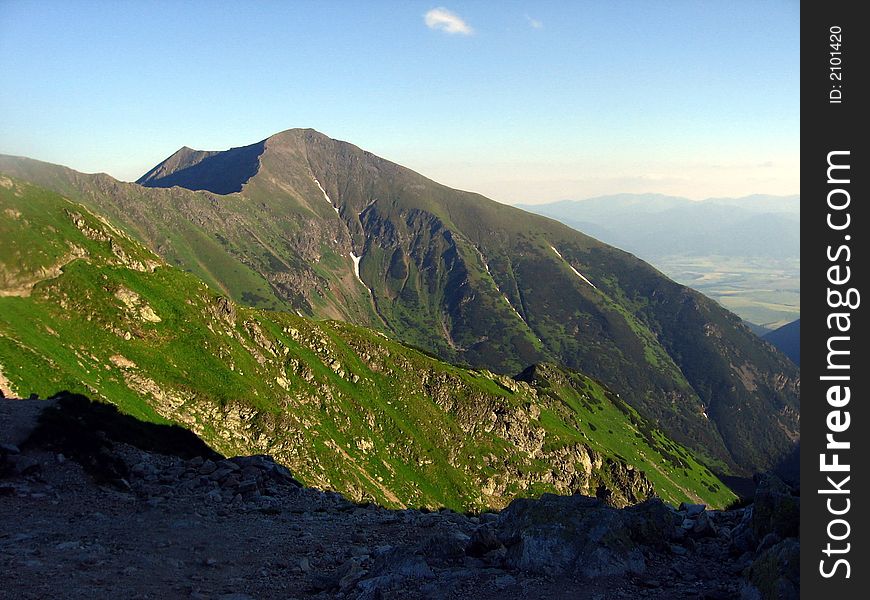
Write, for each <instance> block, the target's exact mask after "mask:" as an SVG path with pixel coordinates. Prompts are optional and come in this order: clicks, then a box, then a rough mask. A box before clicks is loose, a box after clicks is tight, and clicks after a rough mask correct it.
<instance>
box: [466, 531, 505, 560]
mask: <svg viewBox="0 0 870 600" xmlns="http://www.w3.org/2000/svg"><path fill="white" fill-rule="evenodd" d="M500 547H502V543H501V540H499V538H498V533H497V530H496V528H495V527H494V526H492V525H482V526H480V527H478V528H477V529H475V530H474V531H473V532H472V534H471V539H470V540H469V542H468V545H467V546H466V548H465V551H466V553H467V554H468V555H469V556H483V555H484V554H486V553H488V552H490V551H492V550H496V549H498V548H500Z"/></svg>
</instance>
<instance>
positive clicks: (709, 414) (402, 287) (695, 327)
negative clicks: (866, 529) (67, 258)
mask: <svg viewBox="0 0 870 600" xmlns="http://www.w3.org/2000/svg"><path fill="white" fill-rule="evenodd" d="M255 146H256V147H257V152H260V147H262V153H261V154H259V155H258V157H257V161H258V169H257V172H256V174H255V175H253V176H252V177H250V178H248V179H247V180H245V181H241V180H240V181H234V182H230V183H231V184H232V187H233V189H235V188H236V187H238V188H239V189H241V191H240V192H239V193H234V194H230V195H225V196H218V195H215V194H212V193H209V192H193V191H189V190H185V189H181V188H170V189H146V188H143V187H141V186H137V185H132V184H122V183H119V182H114V181H113V180H111V179H110V178H107V177H105V176H84V175H81V174H77V173H75V172H72V171H69V170H64V169H62V168H60V167H54V166H52V165H44V164H41V163H35V162H34V161H26V160H21V159H11V158H8V157H7V158H3V157H0V171H5V172H9V173H11V174H13V175H15V176H18V177H21V178H24V179H28V180H31V181H35V182H37V183H40V184H43V183H44V184H45V185H47V186H49V187H51V188H52V189H57V190H59V191H61V192H62V193H65V194H68V195H70V197H73V198H75V199H76V200H77V201H80V202H83V203H85V204H86V205H88V206H90V207H92V208H93V209H95V210H96V211H98V212H100V213H101V214H105V215H106V216H107V217H108V218H110V219H112V221H113V222H115V223H118V224H119V225H121V226H123V227H125V228H126V229H127V231H128V232H130V233H131V234H133V235H135V236H136V237H137V238H138V239H140V240H141V241H143V242H144V243H146V244H147V245H148V246H149V247H150V248H151V249H152V250H154V251H156V252H157V253H159V254H160V255H161V256H163V257H164V258H166V259H167V260H168V261H169V262H171V263H173V264H177V265H178V266H180V267H182V268H184V269H187V270H191V271H192V272H194V273H195V274H196V275H198V276H199V277H200V278H201V279H203V280H204V281H206V282H207V283H208V284H209V285H210V286H211V287H212V288H213V289H215V290H219V291H222V292H223V293H225V294H227V295H229V296H230V297H231V298H233V299H234V300H236V301H238V302H242V303H244V304H247V305H249V306H256V307H259V308H269V309H277V310H290V311H293V312H295V311H299V312H301V313H302V314H304V315H309V316H315V317H318V318H329V319H341V320H345V321H349V322H353V323H356V324H361V325H366V326H369V327H373V328H376V329H379V330H381V331H384V332H386V333H388V334H389V335H390V336H391V337H393V338H395V339H398V340H400V341H403V342H405V343H407V344H410V345H413V346H415V347H419V348H422V349H424V350H426V351H429V352H433V353H436V354H437V355H438V356H439V357H441V358H442V359H445V360H447V361H449V362H452V363H464V364H468V365H470V366H472V367H477V368H487V369H491V370H493V371H495V372H498V373H504V374H511V373H516V372H518V371H520V370H522V369H524V368H525V367H527V366H528V365H530V364H533V363H537V362H542V361H551V362H556V363H561V364H565V365H567V366H568V367H570V368H573V369H577V370H579V371H582V372H584V373H589V374H590V375H592V376H594V377H596V378H597V379H600V380H601V381H603V382H605V383H606V384H607V385H608V386H609V387H610V388H611V389H613V390H615V391H616V392H618V393H620V394H621V395H622V396H624V397H625V398H626V399H627V400H628V401H629V402H630V403H631V405H632V406H634V407H635V408H637V409H638V410H639V411H640V412H641V413H642V414H643V415H644V416H645V417H646V418H648V419H650V420H652V421H653V422H655V423H656V424H657V425H659V426H660V427H661V428H662V429H664V430H665V431H666V432H668V434H669V435H670V436H671V437H673V438H675V439H677V440H678V441H680V442H681V443H684V444H686V445H689V446H691V447H692V448H693V449H694V450H695V451H696V452H699V453H702V454H703V455H704V456H705V459H706V460H707V461H708V462H710V463H711V464H715V465H716V467H717V468H719V469H721V470H723V471H734V472H737V473H747V472H751V471H754V470H763V469H767V468H770V467H772V466H774V465H775V464H777V463H778V462H779V460H780V459H781V458H782V457H783V456H785V455H787V454H788V453H789V451H790V450H791V449H792V448H793V445H794V443H795V440H796V439H797V435H798V431H799V417H798V413H799V404H800V402H799V372H798V370H797V369H796V368H795V367H794V365H792V364H791V363H790V362H789V361H788V360H786V359H785V358H784V357H782V356H781V355H779V354H778V353H777V352H775V351H773V350H772V349H771V348H770V347H769V346H768V345H766V344H763V343H762V342H760V341H759V340H758V339H757V338H755V336H752V335H751V334H750V333H749V332H748V330H746V329H745V327H743V325H742V324H741V323H740V321H739V319H737V318H736V317H734V315H731V314H730V313H728V312H727V311H725V310H724V309H722V308H721V307H720V306H718V305H716V304H715V303H714V302H712V301H710V300H708V299H706V298H704V297H703V296H701V295H700V294H697V293H695V292H692V291H691V290H689V289H688V288H685V287H683V286H681V285H678V284H676V283H674V282H672V281H670V280H669V279H667V278H666V277H664V276H663V275H662V274H661V273H659V272H658V271H656V270H655V269H653V268H652V267H650V266H649V265H647V264H646V263H644V262H642V261H640V260H638V259H637V258H635V257H634V256H632V255H630V254H628V253H625V252H622V251H620V250H617V249H615V248H612V247H610V246H607V245H605V244H603V243H601V242H598V241H596V240H594V239H592V238H590V237H588V236H585V235H583V234H582V233H579V232H577V231H574V230H572V229H570V228H569V227H567V226H565V225H562V224H560V223H557V222H555V221H552V220H550V219H547V218H544V217H540V216H537V215H531V214H529V213H525V212H524V211H521V210H518V209H514V208H511V207H508V206H504V205H501V204H498V203H496V202H493V201H491V200H488V199H486V198H484V197H482V196H479V195H477V194H472V193H468V192H461V191H457V190H453V189H450V188H448V187H446V186H442V185H439V184H437V183H436V182H433V181H431V180H429V179H426V178H425V177H423V176H421V175H419V174H417V173H414V172H412V171H410V170H408V169H405V168H403V167H401V166H399V165H396V164H394V163H391V162H389V161H386V160H383V159H380V158H378V157H376V156H374V155H372V154H370V153H368V152H365V151H363V150H361V149H359V148H357V147H355V146H353V145H351V144H347V143H345V142H339V141H336V140H331V139H329V138H327V137H326V136H323V135H322V134H319V133H317V132H315V131H313V130H290V131H287V132H283V133H281V134H278V135H275V136H272V137H271V138H269V139H267V140H265V141H264V142H263V143H262V144H256V145H255ZM209 156H210V157H212V158H213V159H214V160H215V161H218V160H223V159H225V158H227V157H229V154H227V155H223V158H220V156H221V155H209ZM185 164H186V163H185V162H184V161H180V162H179V169H181V170H184V169H183V166H184V165H185ZM221 164H223V163H221ZM174 168H175V167H173V165H172V164H170V163H166V164H165V165H161V166H160V167H159V168H158V169H157V171H156V172H160V173H162V174H163V175H162V176H163V177H169V178H171V176H172V174H173V173H174V172H175V171H173V169H174ZM179 172H180V171H179ZM204 172H205V171H203V173H204ZM242 172H244V173H247V171H246V170H245V169H240V170H239V173H242ZM203 173H200V172H197V173H193V172H190V173H189V174H190V175H191V176H192V175H196V186H199V185H201V183H202V182H201V181H200V179H202V178H203V177H204V176H203ZM245 177H247V175H245ZM158 183H159V182H158ZM221 183H222V185H223V184H224V183H227V182H221ZM191 185H193V184H191ZM228 185H229V184H228ZM321 188H322V189H321ZM351 254H354V255H356V256H361V257H362V259H361V262H360V277H361V279H362V282H364V283H362V282H361V281H359V280H358V279H357V278H356V276H355V275H354V272H353V263H352V260H351V258H350V256H351Z"/></svg>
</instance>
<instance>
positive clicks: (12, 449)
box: [0, 443, 21, 454]
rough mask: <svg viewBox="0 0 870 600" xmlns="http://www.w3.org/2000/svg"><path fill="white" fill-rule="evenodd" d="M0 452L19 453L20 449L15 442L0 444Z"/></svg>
mask: <svg viewBox="0 0 870 600" xmlns="http://www.w3.org/2000/svg"><path fill="white" fill-rule="evenodd" d="M0 454H21V449H20V448H19V447H18V446H16V445H15V444H6V443H3V444H0Z"/></svg>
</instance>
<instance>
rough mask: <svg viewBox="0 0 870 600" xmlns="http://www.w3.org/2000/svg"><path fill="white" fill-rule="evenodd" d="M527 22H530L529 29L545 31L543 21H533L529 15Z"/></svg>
mask: <svg viewBox="0 0 870 600" xmlns="http://www.w3.org/2000/svg"><path fill="white" fill-rule="evenodd" d="M526 21H528V22H529V27H531V28H532V29H543V28H544V22H543V21H541V20H539V19H533V18H532V17H530V16H529V15H526Z"/></svg>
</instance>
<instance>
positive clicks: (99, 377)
mask: <svg viewBox="0 0 870 600" xmlns="http://www.w3.org/2000/svg"><path fill="white" fill-rule="evenodd" d="M0 212H2V214H4V215H5V216H6V217H7V218H4V219H3V220H2V222H0V238H2V239H4V240H8V241H9V243H5V242H4V244H3V245H2V246H0V373H2V379H3V380H4V381H6V382H7V385H8V386H9V387H11V388H12V390H14V391H15V392H17V393H18V394H21V395H28V394H30V393H37V394H40V395H42V396H48V395H51V394H53V393H55V392H58V391H60V390H70V391H73V392H79V393H84V394H86V395H88V396H90V397H92V398H94V399H98V400H102V401H107V402H112V403H114V404H116V405H118V406H119V407H120V408H121V409H122V410H123V411H124V412H126V413H128V414H132V415H134V416H136V417H138V418H141V419H146V420H150V421H158V422H164V421H171V422H177V423H180V424H183V425H185V426H187V427H189V428H191V429H192V430H193V431H195V432H196V433H197V434H198V435H200V436H201V437H202V438H203V439H204V440H206V441H207V442H208V443H209V444H210V445H211V446H213V447H214V448H215V449H217V450H218V451H220V452H223V453H226V454H235V453H254V452H265V453H269V454H272V455H273V456H275V457H276V458H277V459H278V460H279V461H281V462H282V463H284V464H286V465H287V466H288V467H290V468H291V469H292V470H293V471H294V473H295V474H296V475H297V476H298V477H299V478H300V479H302V480H303V481H305V482H306V483H308V484H311V485H317V486H321V487H325V488H330V489H336V490H338V491H341V492H343V493H346V494H348V495H350V496H351V497H354V498H358V499H363V498H369V499H374V500H376V501H378V502H381V503H383V504H385V505H388V506H407V505H414V506H423V505H425V506H430V507H435V506H449V507H452V508H455V509H477V508H483V507H489V506H503V505H504V504H505V503H506V502H508V501H509V499H510V498H512V497H514V496H516V495H534V494H538V493H542V492H545V491H555V492H560V493H572V492H584V493H591V494H595V493H599V494H602V495H606V496H609V497H611V499H612V501H613V502H615V503H617V504H621V503H626V502H631V501H635V500H638V499H640V498H642V497H643V496H645V495H646V494H647V493H649V492H650V490H651V488H650V483H651V485H652V486H653V487H654V489H655V491H656V493H658V494H659V495H661V496H662V497H663V498H665V499H666V500H668V501H671V502H679V501H682V500H695V501H704V502H706V503H708V504H711V505H713V506H721V505H724V504H726V503H728V502H729V501H730V500H731V499H732V498H733V496H732V494H731V493H730V491H728V490H727V489H726V488H725V487H724V486H723V485H722V484H721V482H719V481H718V480H717V479H716V478H715V477H714V476H713V475H712V474H711V473H710V472H709V471H708V470H707V469H706V468H705V467H704V466H703V465H701V464H700V463H699V462H698V461H697V460H696V459H695V458H694V457H693V455H692V454H691V453H690V452H689V451H688V450H686V449H685V448H683V447H682V446H680V445H678V444H676V443H674V442H673V441H671V440H670V439H668V438H667V437H666V436H664V435H663V434H662V433H661V432H660V431H659V430H657V429H656V428H655V427H653V426H652V425H651V424H650V423H649V422H648V421H646V420H645V419H643V418H642V417H640V415H639V414H638V413H637V412H636V411H634V410H633V409H631V408H630V407H628V406H627V405H626V404H625V403H623V402H622V401H620V400H619V399H618V398H616V397H615V396H614V395H613V394H612V393H611V392H609V391H607V390H606V388H604V387H603V386H602V385H601V384H599V383H597V382H596V381H594V380H591V379H589V378H587V377H584V376H582V375H579V374H576V373H574V372H571V371H568V370H565V369H562V368H557V367H555V366H547V365H542V366H539V367H538V369H537V371H535V373H533V374H527V376H526V377H524V378H521V379H525V381H522V380H521V381H517V380H514V379H511V378H509V377H505V376H502V375H496V374H493V373H491V372H489V371H483V370H472V369H467V368H460V367H456V366H452V365H450V364H448V363H445V362H442V361H440V360H438V359H436V358H433V357H432V356H430V355H428V354H425V353H422V352H419V351H417V350H413V349H410V348H408V347H406V346H404V345H402V344H400V343H398V342H394V341H392V340H389V339H387V338H386V337H384V336H383V334H381V333H378V332H376V331H372V330H369V329H365V328H362V327H359V326H355V325H350V324H347V323H341V322H331V321H322V322H317V321H312V320H310V319H306V318H303V317H299V316H296V315H294V314H289V313H286V312H285V313H281V312H266V311H262V310H259V309H253V308H244V307H240V306H235V305H234V304H233V303H231V302H229V301H227V300H226V299H225V298H223V297H221V296H218V295H216V294H215V293H214V292H213V291H212V290H210V289H209V288H208V287H207V286H206V285H204V284H203V283H202V282H201V281H199V280H198V279H197V278H196V277H195V276H193V275H192V274H190V273H185V272H183V271H181V270H179V269H177V268H175V267H172V266H171V265H169V264H167V263H165V262H163V261H162V260H161V259H159V258H158V257H157V256H156V255H155V254H153V253H151V252H150V251H149V250H147V249H145V248H144V247H142V246H141V245H140V244H139V243H137V242H135V241H133V239H132V238H130V237H129V236H127V235H126V234H125V233H123V232H121V231H120V230H117V229H115V228H114V227H113V226H111V225H110V224H109V223H108V222H107V221H105V220H102V219H101V218H99V217H97V216H94V214H92V213H91V212H89V211H88V210H87V209H86V208H85V207H83V206H81V205H79V204H76V203H74V202H72V201H69V200H66V199H64V198H62V197H61V196H58V195H57V194H54V193H52V192H48V191H46V190H43V189H40V188H37V187H35V186H32V185H30V184H27V183H23V182H20V181H15V180H11V179H9V178H6V177H0Z"/></svg>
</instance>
